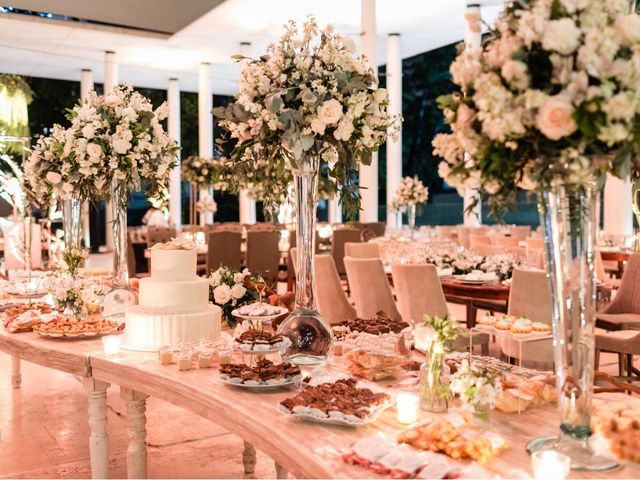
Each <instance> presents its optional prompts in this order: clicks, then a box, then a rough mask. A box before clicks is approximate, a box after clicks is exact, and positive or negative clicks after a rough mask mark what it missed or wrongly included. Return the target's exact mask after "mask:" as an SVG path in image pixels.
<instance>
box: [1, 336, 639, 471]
mask: <svg viewBox="0 0 640 480" xmlns="http://www.w3.org/2000/svg"><path fill="white" fill-rule="evenodd" d="M0 350H2V351H5V352H7V353H10V354H12V355H20V356H21V358H23V359H25V360H28V361H33V362H35V363H39V364H41V365H45V366H48V367H50V368H55V369H59V370H62V371H68V372H70V373H75V374H80V375H84V376H85V377H84V378H85V379H86V380H85V381H88V380H90V381H92V382H94V383H96V384H98V385H100V386H101V388H102V387H103V388H104V389H103V390H100V392H101V396H100V398H101V399H102V402H101V405H103V408H104V409H105V410H104V418H101V417H100V418H99V416H96V415H92V414H91V408H90V426H91V430H92V433H91V435H92V438H91V439H90V442H91V445H92V448H91V457H92V458H91V461H92V467H93V465H94V462H95V461H96V460H98V459H100V460H101V461H104V460H106V456H105V458H99V455H100V454H104V455H106V448H105V450H102V451H100V450H96V449H95V448H93V447H94V444H95V443H96V441H99V443H100V444H101V445H102V446H106V443H107V442H106V439H107V431H106V401H105V397H104V394H105V393H106V388H107V387H108V386H109V384H113V385H119V386H120V389H121V395H122V397H123V398H124V399H125V402H126V408H127V428H128V431H129V439H130V443H129V447H128V455H127V457H128V458H127V469H128V476H129V477H130V478H139V477H144V476H145V475H146V446H145V438H146V418H145V402H146V398H147V397H148V396H154V397H157V398H160V399H163V400H165V401H168V402H170V403H172V404H174V405H177V406H180V407H183V408H185V409H187V410H190V411H192V412H194V413H196V414H198V415H201V416H202V417H204V418H207V419H209V420H211V421H212V422H214V423H216V424H218V425H220V426H222V427H223V428H226V429H227V430H228V431H230V432H232V433H235V434H237V435H238V436H240V437H241V438H242V439H244V440H245V442H248V443H249V444H251V445H253V446H255V448H258V449H260V450H262V451H263V452H264V453H266V454H267V455H269V456H270V457H272V458H273V459H274V460H275V461H276V464H277V472H278V476H279V477H284V476H286V471H287V470H288V471H290V472H292V473H293V474H294V475H295V476H297V477H300V478H318V477H320V478H370V477H371V476H372V474H371V472H369V471H368V470H365V469H362V468H360V467H355V466H351V465H347V464H345V463H343V462H342V460H341V459H340V455H341V454H342V453H346V452H348V450H349V447H350V445H352V444H353V442H355V441H356V440H357V439H359V438H362V437H363V436H366V435H371V434H374V433H376V432H380V431H382V432H384V433H385V434H386V435H388V436H389V437H390V438H393V437H394V436H395V435H396V434H397V433H398V432H400V431H401V429H402V427H401V426H400V425H399V424H398V423H397V421H396V419H395V414H396V411H395V408H393V407H392V408H390V409H388V410H387V411H385V412H384V413H383V414H382V416H381V417H380V419H379V420H378V421H377V422H375V423H374V424H371V425H369V426H365V427H360V428H357V429H356V428H346V427H336V426H328V425H320V424H316V423H307V422H304V421H300V420H297V419H294V418H290V417H288V416H287V415H285V414H283V413H282V412H280V411H279V410H278V409H277V405H278V403H279V402H280V401H281V400H283V399H285V398H287V397H288V396H290V395H292V392H291V391H289V390H273V391H268V392H264V393H255V392H251V391H246V390H242V389H239V388H237V387H231V386H228V385H225V384H224V383H223V382H222V381H221V380H220V379H219V378H218V372H217V369H195V370H190V371H186V372H180V371H178V369H177V368H176V366H175V365H170V366H162V365H160V364H159V363H158V361H157V356H156V354H155V353H139V352H128V351H122V350H121V352H120V353H119V354H118V355H116V356H110V357H107V356H104V355H103V354H102V351H101V347H100V345H99V342H98V341H96V340H83V341H60V340H51V339H45V338H40V337H38V336H37V335H36V334H34V333H23V334H8V333H5V332H2V333H1V334H0ZM343 367H344V365H343V364H341V359H340V358H339V357H336V358H334V360H332V362H331V364H330V365H329V366H328V367H325V368H327V369H328V370H329V371H331V370H335V371H337V372H341V371H343ZM87 375H90V376H87ZM389 390H390V393H394V392H396V391H398V390H393V389H391V388H389ZM90 395H91V393H90ZM597 397H599V398H609V399H612V400H613V399H625V400H627V399H628V398H629V397H628V396H623V395H621V394H611V393H608V394H599V395H597ZM90 401H91V398H90ZM428 415H433V414H428V413H425V412H420V418H421V419H424V418H427V416H428ZM96 422H98V424H96ZM487 425H488V427H489V429H490V430H491V431H493V432H495V433H497V434H500V435H501V436H503V437H504V438H505V439H506V440H507V441H508V442H509V447H508V449H506V450H505V451H503V452H502V453H501V454H499V455H498V456H497V457H495V458H493V459H492V460H490V461H489V463H488V464H487V465H486V466H485V468H486V469H487V470H489V471H490V472H492V473H496V474H501V475H502V476H513V471H514V470H515V469H521V470H525V471H526V472H530V460H529V457H528V455H527V453H526V451H525V448H524V447H525V445H526V443H527V441H528V440H530V439H531V438H532V437H533V436H537V435H544V434H553V433H556V432H557V430H558V413H557V409H556V408H555V407H554V406H546V407H539V408H535V409H531V410H528V411H526V412H523V413H521V414H501V413H499V412H495V411H494V412H492V413H491V418H490V420H489V422H488V424H487ZM96 427H99V428H98V429H97V430H98V431H97V430H96ZM96 433H100V436H99V437H94V435H96ZM253 452H255V451H253ZM243 457H244V458H243V460H244V462H245V468H247V467H250V465H248V464H250V463H251V462H254V463H255V455H252V449H251V448H246V449H245V452H244V455H243ZM104 468H105V470H102V471H96V470H92V473H93V476H94V477H106V473H107V470H106V463H105V465H104ZM601 476H602V474H590V473H586V472H572V473H571V475H570V478H598V477H601ZM638 476H640V467H636V466H626V467H625V468H623V469H620V470H616V471H613V472H608V473H607V478H629V477H638Z"/></svg>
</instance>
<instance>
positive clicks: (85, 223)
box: [80, 68, 93, 248]
mask: <svg viewBox="0 0 640 480" xmlns="http://www.w3.org/2000/svg"><path fill="white" fill-rule="evenodd" d="M91 90H93V72H92V71H91V70H90V69H87V68H83V69H82V72H81V73H80V100H82V101H83V102H84V101H85V100H86V98H87V97H88V96H89V92H90V91H91ZM89 208H90V205H89V202H84V205H83V206H82V236H83V238H84V246H85V248H89V247H90V246H91V228H90V222H89Z"/></svg>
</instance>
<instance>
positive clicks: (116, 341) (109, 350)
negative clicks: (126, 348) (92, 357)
mask: <svg viewBox="0 0 640 480" xmlns="http://www.w3.org/2000/svg"><path fill="white" fill-rule="evenodd" d="M121 343H122V337H121V336H120V335H105V336H104V337H102V349H103V350H104V354H105V355H109V356H111V355H118V353H119V352H120V344H121Z"/></svg>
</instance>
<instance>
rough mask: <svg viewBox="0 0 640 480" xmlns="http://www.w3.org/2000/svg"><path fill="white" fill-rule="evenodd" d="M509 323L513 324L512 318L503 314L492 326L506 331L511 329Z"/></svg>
mask: <svg viewBox="0 0 640 480" xmlns="http://www.w3.org/2000/svg"><path fill="white" fill-rule="evenodd" d="M511 325H513V320H512V319H511V318H509V317H507V316H506V315H505V316H504V317H502V318H501V319H500V320H497V321H496V323H495V324H494V327H495V329H496V330H501V331H503V332H508V331H509V330H511Z"/></svg>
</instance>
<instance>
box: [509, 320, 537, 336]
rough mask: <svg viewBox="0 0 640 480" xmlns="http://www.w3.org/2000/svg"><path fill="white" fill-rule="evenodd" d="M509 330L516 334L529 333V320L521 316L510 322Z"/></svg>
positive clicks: (530, 330)
mask: <svg viewBox="0 0 640 480" xmlns="http://www.w3.org/2000/svg"><path fill="white" fill-rule="evenodd" d="M510 330H511V333H515V334H516V335H526V334H528V333H531V332H532V331H533V329H532V328H531V320H529V319H528V318H524V317H521V318H519V319H517V320H515V321H514V322H513V323H512V324H511V329H510Z"/></svg>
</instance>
